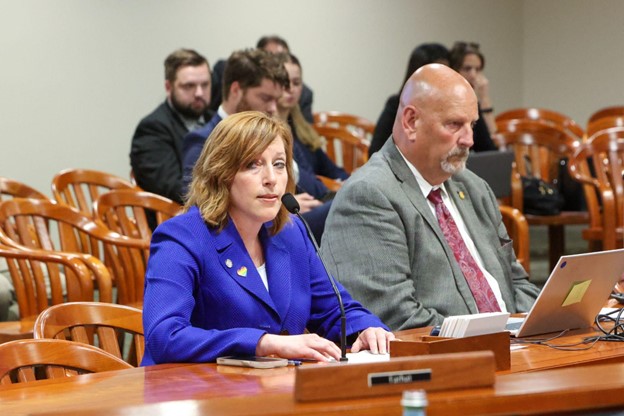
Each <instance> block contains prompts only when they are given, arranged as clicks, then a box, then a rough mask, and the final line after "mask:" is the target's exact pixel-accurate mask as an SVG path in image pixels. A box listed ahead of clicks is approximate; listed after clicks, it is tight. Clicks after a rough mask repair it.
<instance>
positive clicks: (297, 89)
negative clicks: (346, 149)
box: [277, 53, 349, 199]
mask: <svg viewBox="0 0 624 416" xmlns="http://www.w3.org/2000/svg"><path fill="white" fill-rule="evenodd" d="M278 56H279V57H280V58H281V59H283V60H284V67H285V68H286V71H287V72H288V77H289V80H290V88H289V89H287V90H284V93H283V94H282V96H281V97H280V99H279V100H278V101H277V113H278V116H279V118H280V119H281V120H282V121H284V122H285V123H287V124H288V125H289V126H290V129H291V132H292V134H293V139H294V141H293V155H294V158H295V161H296V162H297V166H298V167H299V174H300V175H301V174H302V172H304V171H305V172H308V174H309V175H310V176H311V177H312V178H314V179H315V180H316V181H319V182H320V180H319V179H317V178H316V175H322V176H325V177H327V178H330V179H335V180H338V181H342V180H344V179H347V178H348V177H349V174H348V173H347V172H345V170H344V169H342V168H340V167H338V166H336V164H335V163H334V162H333V161H332V160H331V159H330V158H329V157H328V156H327V154H326V153H325V152H324V151H323V149H322V148H321V145H322V139H321V137H320V136H319V135H318V133H317V132H316V131H315V130H314V128H313V127H312V125H311V124H310V123H308V122H307V121H306V119H305V118H304V117H303V114H302V113H301V109H300V107H299V97H300V96H301V90H302V86H303V80H302V71H301V63H300V62H299V59H297V57H296V56H294V55H291V54H288V53H284V54H280V55H278ZM315 188H318V187H315ZM314 196H315V197H316V198H318V199H323V198H324V197H326V195H314Z"/></svg>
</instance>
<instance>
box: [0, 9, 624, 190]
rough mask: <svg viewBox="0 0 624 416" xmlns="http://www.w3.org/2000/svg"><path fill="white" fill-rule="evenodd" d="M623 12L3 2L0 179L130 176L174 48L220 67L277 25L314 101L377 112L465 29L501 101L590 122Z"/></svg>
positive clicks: (604, 94) (607, 89) (41, 185)
mask: <svg viewBox="0 0 624 416" xmlns="http://www.w3.org/2000/svg"><path fill="white" fill-rule="evenodd" d="M594 4H596V5H597V6H594ZM623 13H624V3H622V2H620V1H618V0H610V1H609V0H604V1H600V2H598V1H592V2H590V1H582V0H545V1H537V0H536V1H533V0H525V1H523V0H339V1H337V0H314V1H312V0H308V1H292V0H263V1H257V0H228V1H224V0H218V1H217V0H214V1H212V0H204V1H200V0H177V1H173V0H55V1H46V0H0V62H1V65H0V68H1V69H0V75H1V77H0V97H1V98H2V99H1V100H0V137H1V138H2V139H1V140H2V142H1V143H2V145H1V151H2V158H1V160H2V162H1V163H2V165H1V166H0V175H3V176H9V177H13V178H16V179H18V180H22V181H24V182H26V183H29V184H31V185H33V186H35V187H36V188H38V189H40V190H42V191H43V192H46V193H48V194H49V184H50V179H51V178H52V176H53V175H54V173H56V172H58V171H59V170H61V169H64V168H68V167H87V168H95V169H100V170H105V171H108V172H112V173H115V174H118V175H122V176H124V177H127V175H128V172H129V162H128V152H129V148H130V139H131V137H132V133H133V131H134V128H135V126H136V124H137V122H138V120H139V119H140V118H141V117H143V116H144V115H146V114H147V113H149V112H150V111H152V110H153V109H154V108H155V107H156V105H158V104H159V103H160V102H161V101H162V100H163V99H164V91H163V73H162V72H163V70H162V62H163V60H164V58H165V56H166V55H167V54H168V53H169V52H171V51H172V50H174V49H176V48H178V47H191V48H195V49H197V50H198V51H200V52H201V53H203V54H205V55H206V56H207V58H208V59H209V60H210V61H211V63H214V62H215V61H216V60H217V59H220V58H224V57H227V55H229V53H230V52H231V51H232V50H234V49H238V48H242V47H247V46H253V45H254V44H255V42H256V40H257V39H258V38H259V37H260V36H261V35H264V34H270V33H277V34H280V35H281V36H283V37H285V38H286V39H287V40H288V41H289V43H290V45H291V49H292V50H293V52H294V53H296V54H297V55H298V56H299V58H300V60H301V61H302V64H303V66H304V77H305V80H306V83H308V84H309V85H310V86H311V87H312V88H313V89H314V93H315V101H314V108H315V109H316V110H341V111H346V112H351V113H355V114H360V115H362V116H365V117H368V118H370V119H373V120H375V119H376V118H377V116H378V115H379V113H380V111H381V109H382V107H383V104H384V102H385V100H386V98H387V96H388V95H389V94H391V93H393V92H395V91H396V90H398V88H399V84H400V82H401V81H402V78H403V76H404V71H405V67H406V64H407V58H408V55H409V53H410V52H411V50H412V48H413V47H414V46H416V45H417V44H419V43H421V42H431V41H439V42H442V43H445V44H447V45H450V44H452V42H453V41H455V40H458V39H461V40H470V41H477V42H479V43H480V44H481V47H482V50H483V51H484V53H485V55H486V58H487V66H486V75H487V76H488V78H489V79H490V83H491V89H492V94H493V98H494V103H495V107H496V110H497V111H501V110H504V109H507V108H511V107H517V106H523V105H540V106H545V107H551V108H554V109H559V110H561V111H563V112H567V113H569V114H570V115H572V116H574V117H575V118H577V119H578V121H580V122H584V121H585V120H586V118H587V116H588V115H589V113H590V112H591V111H592V110H593V109H594V108H597V107H599V106H601V105H602V104H603V103H604V104H612V103H617V102H618V100H619V98H620V96H621V94H620V90H621V86H620V85H621V83H618V82H617V81H619V77H621V76H622V71H621V67H622V64H623V63H624V57H623V56H622V54H621V53H618V52H619V48H620V47H621V45H622V44H623V43H622V39H621V38H622V30H618V28H619V27H620V22H621V21H622V19H621V17H623V16H622V14H623ZM610 31H613V33H610ZM608 45H611V46H610V47H609V46H608ZM559 51H560V52H559ZM607 54H608V57H609V60H610V61H612V62H613V63H614V64H608V65H607V64H602V65H596V64H594V63H593V62H590V60H591V61H597V60H599V59H600V58H602V61H605V59H604V58H606V56H607ZM616 68H617V70H616Z"/></svg>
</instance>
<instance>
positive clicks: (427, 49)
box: [368, 43, 449, 158]
mask: <svg viewBox="0 0 624 416" xmlns="http://www.w3.org/2000/svg"><path fill="white" fill-rule="evenodd" d="M433 63H439V64H444V65H448V64H449V51H448V49H446V46H444V45H442V44H440V43H423V44H421V45H418V46H417V47H416V48H414V50H413V51H412V53H411V55H410V58H409V61H408V62H407V71H406V72H405V78H404V79H403V82H402V83H401V88H403V85H405V83H406V82H407V80H408V79H409V77H411V76H412V74H413V73H414V71H416V70H417V69H418V68H420V67H421V66H423V65H427V64H433ZM400 93H401V90H400V89H399V92H398V93H397V94H393V95H391V96H390V97H388V100H387V101H386V105H385V107H384V109H383V111H382V112H381V115H380V116H379V119H378V120H377V124H375V131H374V133H373V138H372V140H371V144H370V147H369V148H368V157H369V158H370V157H371V156H372V155H373V153H375V152H377V151H379V149H381V148H382V147H383V145H384V143H386V141H387V140H388V137H390V135H391V134H392V126H393V125H394V119H395V117H396V114H397V110H398V109H399V96H400Z"/></svg>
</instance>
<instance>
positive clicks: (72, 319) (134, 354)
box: [34, 302, 145, 366]
mask: <svg viewBox="0 0 624 416" xmlns="http://www.w3.org/2000/svg"><path fill="white" fill-rule="evenodd" d="M142 319H143V313H142V311H141V310H140V309H137V308H133V307H130V306H125V305H116V304H113V303H104V302H69V303H63V304H59V305H54V306H51V307H50V308H48V309H46V310H44V311H43V312H42V313H41V314H39V316H38V317H37V319H36V320H35V327H34V337H35V338H54V339H65V340H68V341H75V342H82V343H85V344H91V345H93V346H96V347H99V348H101V349H103V350H104V351H106V352H108V353H109V354H112V355H114V356H115V357H117V358H121V359H122V360H124V361H126V362H127V363H129V364H131V365H133V366H138V365H139V364H140V363H141V360H142V359H143V353H144V351H145V341H144V338H143V320H142ZM127 341H128V342H127Z"/></svg>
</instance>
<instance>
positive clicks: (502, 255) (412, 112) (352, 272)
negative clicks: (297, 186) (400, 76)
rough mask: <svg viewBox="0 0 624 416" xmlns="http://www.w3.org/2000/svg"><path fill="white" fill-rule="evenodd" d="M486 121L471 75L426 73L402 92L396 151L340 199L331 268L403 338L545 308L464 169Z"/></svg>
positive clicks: (482, 188)
mask: <svg viewBox="0 0 624 416" xmlns="http://www.w3.org/2000/svg"><path fill="white" fill-rule="evenodd" d="M477 118H478V110H477V98H476V96H475V93H474V90H473V89H472V87H471V86H470V84H469V83H468V82H467V81H466V80H465V79H464V78H463V77H462V76H461V75H459V74H458V73H457V72H455V71H453V70H452V69H451V68H449V67H447V66H444V65H440V64H430V65H425V66H423V67H421V68H420V69H419V70H417V71H416V72H414V74H413V75H412V76H411V77H410V78H409V79H408V81H407V82H406V84H405V86H404V88H403V91H402V92H401V96H400V104H399V109H398V112H397V116H396V118H395V122H394V126H393V131H392V137H391V139H392V140H388V141H387V142H386V144H385V145H384V146H383V147H382V149H381V150H380V151H379V152H377V153H375V154H374V155H373V157H372V158H371V159H370V160H369V161H368V163H367V164H366V165H364V166H363V167H361V168H360V169H359V170H358V171H356V172H355V173H354V174H353V175H352V176H351V177H350V179H349V180H348V181H347V182H346V183H345V184H344V186H343V187H342V188H341V190H340V192H338V194H337V195H336V198H335V199H334V203H333V207H332V209H331V211H330V213H329V217H328V218H327V226H326V229H325V233H324V236H323V245H322V246H321V252H322V255H323V258H324V259H325V261H326V262H328V266H329V269H330V271H331V272H332V273H333V275H334V276H335V277H336V278H337V279H338V280H339V281H340V282H341V283H342V284H343V285H344V286H345V287H346V288H347V289H348V290H349V292H350V293H351V294H352V295H353V297H354V298H355V299H358V300H359V301H361V302H362V304H363V305H364V306H365V307H366V308H368V309H369V310H371V312H373V313H374V314H376V315H377V316H379V317H380V318H381V319H382V320H383V321H384V323H386V325H388V326H389V327H390V328H391V329H392V330H402V329H408V328H416V327H422V326H427V325H437V324H441V323H442V321H443V320H444V317H446V316H452V315H464V314H472V313H479V312H493V311H508V312H511V313H515V312H524V311H528V310H529V309H530V307H531V305H532V304H533V302H534V301H535V299H536V297H537V294H538V292H539V289H538V288H537V287H536V286H534V285H533V284H531V283H530V282H529V280H528V275H527V274H526V272H525V271H524V269H523V268H522V266H521V265H520V264H519V263H518V262H517V261H516V257H515V254H514V252H513V248H512V242H511V240H510V239H509V236H508V235H507V231H506V229H505V226H504V224H503V222H502V217H501V214H500V210H499V208H498V204H497V201H496V198H495V197H494V194H493V193H492V190H491V189H490V188H489V186H488V185H487V183H486V182H485V181H483V180H482V179H481V178H479V177H478V176H476V175H475V174H473V173H472V172H470V171H468V170H465V169H464V167H465V162H466V159H467V157H468V152H469V149H470V147H471V146H472V145H473V137H472V127H473V125H474V123H475V122H476V120H477Z"/></svg>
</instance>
